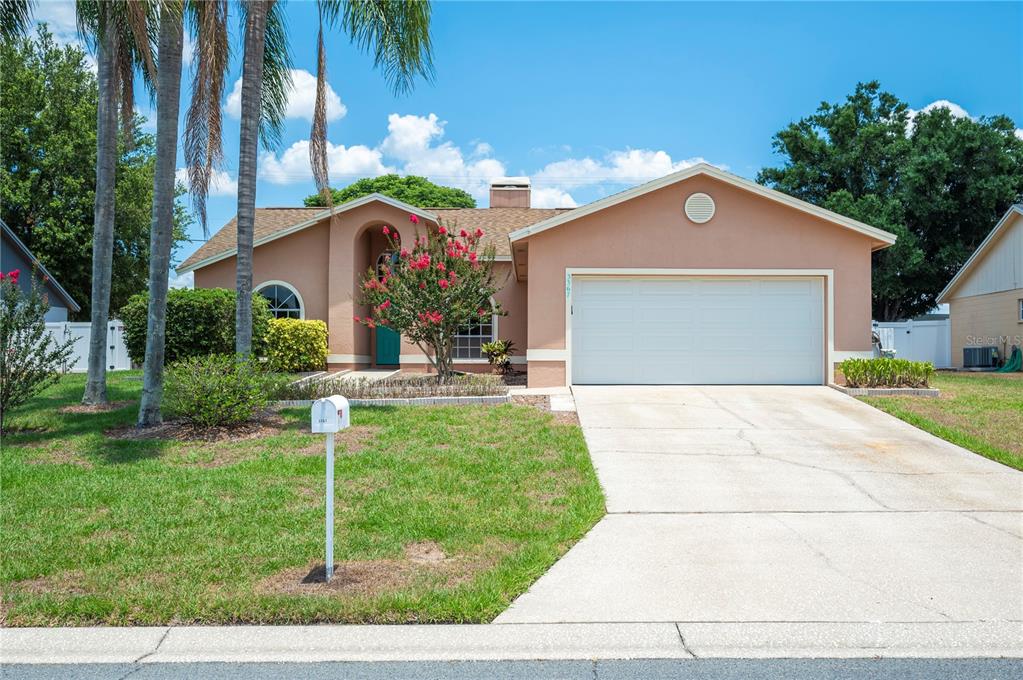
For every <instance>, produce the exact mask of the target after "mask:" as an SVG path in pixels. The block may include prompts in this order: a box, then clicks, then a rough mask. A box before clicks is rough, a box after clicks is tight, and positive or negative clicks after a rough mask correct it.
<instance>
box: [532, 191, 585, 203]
mask: <svg viewBox="0 0 1023 680" xmlns="http://www.w3.org/2000/svg"><path fill="white" fill-rule="evenodd" d="M529 203H530V205H531V206H532V207H534V208H574V207H576V206H577V205H579V204H578V203H576V200H575V199H574V198H572V195H571V194H569V193H568V192H567V191H562V190H561V189H558V188H557V187H533V188H532V190H531V191H530V195H529Z"/></svg>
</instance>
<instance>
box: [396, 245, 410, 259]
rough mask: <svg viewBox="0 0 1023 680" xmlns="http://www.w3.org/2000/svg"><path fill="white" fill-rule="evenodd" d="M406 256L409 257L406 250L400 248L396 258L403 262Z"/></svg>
mask: <svg viewBox="0 0 1023 680" xmlns="http://www.w3.org/2000/svg"><path fill="white" fill-rule="evenodd" d="M408 256H409V252H408V250H406V249H405V248H402V249H401V252H400V253H398V257H400V258H401V259H403V260H404V259H405V258H407V257H408Z"/></svg>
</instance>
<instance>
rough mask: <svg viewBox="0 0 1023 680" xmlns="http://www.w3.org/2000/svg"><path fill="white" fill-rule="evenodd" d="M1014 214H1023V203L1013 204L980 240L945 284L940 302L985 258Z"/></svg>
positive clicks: (947, 298) (940, 295)
mask: <svg viewBox="0 0 1023 680" xmlns="http://www.w3.org/2000/svg"><path fill="white" fill-rule="evenodd" d="M1013 214H1019V215H1023V205H1018V204H1017V205H1013V206H1011V207H1010V208H1009V209H1008V210H1006V211H1005V214H1004V215H1002V219H1000V220H998V223H997V224H996V225H995V226H994V228H993V229H991V232H990V233H989V234H988V235H987V236H986V237H985V238H984V240H983V241H981V242H980V245H979V246H977V249H976V250H974V251H973V254H972V255H970V257H969V258H967V260H966V262H965V263H963V266H962V267H960V268H959V271H957V272H956V275H955V276H953V277H952V280H951V281H949V282H948V285H947V286H945V288H944V289H943V290H942V291H941V292H940V293H938V297H937V302H938V304H945V303H946V302H948V301H949V299H950V298H949V297H948V296H949V295H951V294H952V293H954V292H955V289H956V288H958V287H959V285H960V284H961V283H962V282H963V280H964V278H963V277H964V275H965V274H966V273H967V272H969V270H970V269H972V268H973V266H974V264H976V263H977V262H978V261H979V260H980V259H983V257H984V255H986V254H987V250H988V248H989V246H990V245H991V244H992V243H993V242H994V240H995V239H996V238H998V235H999V234H1001V233H1002V229H1004V228H1005V225H1007V224H1008V223H1009V218H1010V217H1012V216H1013Z"/></svg>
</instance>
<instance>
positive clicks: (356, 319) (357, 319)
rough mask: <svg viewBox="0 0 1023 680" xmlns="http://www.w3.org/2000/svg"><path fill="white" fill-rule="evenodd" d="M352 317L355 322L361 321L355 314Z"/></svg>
mask: <svg viewBox="0 0 1023 680" xmlns="http://www.w3.org/2000/svg"><path fill="white" fill-rule="evenodd" d="M352 319H353V320H354V321H355V323H360V322H361V321H362V319H360V318H359V317H357V316H353V317H352Z"/></svg>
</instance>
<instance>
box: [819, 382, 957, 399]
mask: <svg viewBox="0 0 1023 680" xmlns="http://www.w3.org/2000/svg"><path fill="white" fill-rule="evenodd" d="M829 387H831V388H832V389H836V390H838V391H839V392H841V393H843V394H848V395H849V396H850V397H931V398H933V397H940V396H941V390H938V389H935V388H928V387H846V386H844V385H829Z"/></svg>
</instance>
